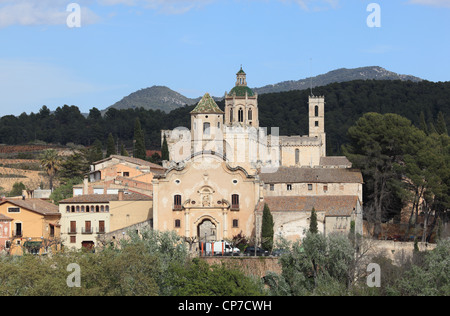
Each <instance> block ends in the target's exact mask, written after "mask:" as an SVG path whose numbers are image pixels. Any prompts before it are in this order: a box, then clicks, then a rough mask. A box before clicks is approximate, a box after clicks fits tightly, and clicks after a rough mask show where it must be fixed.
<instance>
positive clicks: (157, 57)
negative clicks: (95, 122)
mask: <svg viewBox="0 0 450 316" xmlns="http://www.w3.org/2000/svg"><path fill="white" fill-rule="evenodd" d="M71 2H75V3H77V4H79V5H80V7H81V13H80V17H81V27H75V28H69V27H68V26H67V22H66V21H67V17H68V16H69V15H70V14H71V13H70V12H68V11H67V6H68V5H69V4H70V3H71ZM370 3H377V4H378V5H379V7H380V8H381V14H380V17H381V27H375V28H370V27H368V25H367V22H366V21H367V18H368V16H369V15H370V14H371V12H368V11H367V6H368V5H369V4H370ZM0 48H1V49H0V116H3V115H9V114H13V115H20V114H21V113H23V112H26V113H30V112H35V113H36V112H38V111H39V109H40V108H41V107H42V106H43V105H47V106H48V107H49V108H50V109H51V110H54V109H56V108H57V107H58V106H62V105H64V104H68V105H77V106H78V107H79V108H80V110H81V111H82V112H88V111H89V109H91V108H93V107H97V108H99V109H105V108H106V107H108V106H110V105H112V104H113V103H115V102H117V101H119V100H120V99H122V98H123V97H124V96H126V95H128V94H130V93H132V92H134V91H136V90H139V89H143V88H147V87H151V86H153V85H165V86H168V87H169V88H171V89H173V90H175V91H178V92H180V93H182V94H184V95H186V96H188V97H198V96H201V95H203V94H204V93H206V92H209V93H210V94H212V95H216V96H222V95H223V94H224V93H225V91H229V90H230V89H231V88H232V87H233V86H234V82H235V74H236V72H237V71H238V70H239V67H240V65H241V64H242V65H243V67H244V70H245V71H246V72H247V79H248V83H249V86H251V87H260V86H263V85H266V84H273V83H277V82H280V81H285V80H299V79H303V78H306V77H309V76H310V75H313V76H315V75H319V74H322V73H326V72H328V71H331V70H334V69H337V68H356V67H363V66H381V67H384V68H386V69H388V70H390V71H394V72H398V73H401V74H411V75H414V76H418V77H421V78H424V79H427V80H430V81H449V80H450V78H449V77H450V60H449V58H450V0H383V1H381V0H378V1H377V0H371V1H365V0H196V1H193V0H98V1H94V0H78V1H77V0H72V1H64V0H40V1H36V0H0Z"/></svg>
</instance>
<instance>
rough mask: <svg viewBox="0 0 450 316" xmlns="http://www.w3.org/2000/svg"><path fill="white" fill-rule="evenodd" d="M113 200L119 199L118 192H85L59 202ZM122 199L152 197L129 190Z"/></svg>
mask: <svg viewBox="0 0 450 316" xmlns="http://www.w3.org/2000/svg"><path fill="white" fill-rule="evenodd" d="M114 201H119V195H118V194H87V195H79V196H75V197H73V198H70V199H65V200H63V201H61V202H59V204H76V203H108V202H114ZM123 201H153V198H152V197H151V196H148V195H145V194H140V193H137V192H130V193H126V194H124V195H123Z"/></svg>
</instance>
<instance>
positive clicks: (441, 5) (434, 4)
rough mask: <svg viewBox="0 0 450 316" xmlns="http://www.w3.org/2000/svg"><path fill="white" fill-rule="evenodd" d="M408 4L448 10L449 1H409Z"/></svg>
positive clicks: (449, 6)
mask: <svg viewBox="0 0 450 316" xmlns="http://www.w3.org/2000/svg"><path fill="white" fill-rule="evenodd" d="M409 3H411V4H420V5H427V6H432V7H438V8H450V0H409Z"/></svg>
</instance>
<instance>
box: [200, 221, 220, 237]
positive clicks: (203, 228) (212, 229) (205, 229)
mask: <svg viewBox="0 0 450 316" xmlns="http://www.w3.org/2000/svg"><path fill="white" fill-rule="evenodd" d="M197 236H198V239H199V240H200V241H201V242H212V241H216V240H217V227H216V225H215V224H214V223H213V222H212V221H211V220H209V219H205V220H203V221H202V222H201V223H200V224H199V225H198V226H197Z"/></svg>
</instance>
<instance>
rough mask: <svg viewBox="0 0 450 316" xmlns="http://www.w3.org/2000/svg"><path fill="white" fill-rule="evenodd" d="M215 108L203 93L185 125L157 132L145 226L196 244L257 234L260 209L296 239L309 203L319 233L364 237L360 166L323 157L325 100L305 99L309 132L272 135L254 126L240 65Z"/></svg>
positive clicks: (251, 98) (255, 112) (278, 232)
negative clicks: (165, 148) (160, 144)
mask: <svg viewBox="0 0 450 316" xmlns="http://www.w3.org/2000/svg"><path fill="white" fill-rule="evenodd" d="M224 99H225V107H224V110H222V109H220V108H219V107H218V105H217V104H216V102H215V101H214V99H213V98H212V97H211V96H210V95H209V94H208V93H207V94H205V95H204V96H203V98H202V100H201V101H200V102H199V103H198V105H197V106H196V107H195V109H194V110H193V111H192V112H191V113H190V115H191V126H190V128H187V127H182V128H177V129H175V130H173V131H162V133H161V139H162V140H163V139H165V140H166V141H167V143H168V145H169V153H170V161H166V162H164V167H166V168H167V172H165V173H164V174H160V175H156V176H155V177H154V179H153V181H152V184H153V200H154V204H153V227H154V228H155V229H157V230H175V231H177V232H178V234H179V235H181V236H185V237H190V238H198V240H199V241H214V240H224V239H232V238H233V237H234V236H236V235H238V234H241V235H245V236H246V237H256V238H257V237H258V236H259V235H260V230H261V218H262V210H263V208H264V205H265V204H267V205H268V206H269V208H270V209H271V212H272V214H273V217H274V222H275V227H274V231H275V236H280V237H284V238H287V239H297V238H301V237H302V236H304V234H305V232H306V230H307V229H308V227H309V217H310V214H311V210H312V208H314V209H315V210H316V212H317V214H318V219H319V230H320V231H322V232H323V233H325V234H328V233H332V232H343V233H348V232H349V231H350V227H351V226H352V225H354V227H355V229H356V232H358V233H360V234H362V186H363V180H362V175H361V172H360V171H358V170H354V169H352V165H351V163H350V162H349V161H348V160H347V158H346V157H327V156H326V133H325V98H324V97H314V96H311V97H310V98H309V104H308V108H309V134H308V135H306V136H280V135H279V133H278V128H276V127H272V128H271V129H270V133H269V132H268V128H262V127H260V124H259V109H258V95H257V94H256V93H255V92H254V91H253V90H252V89H250V88H249V87H248V86H247V75H246V73H245V72H244V71H243V69H242V68H241V69H240V70H239V72H238V73H237V74H236V83H235V86H234V87H233V88H232V89H231V91H230V92H228V93H225V96H224Z"/></svg>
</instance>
